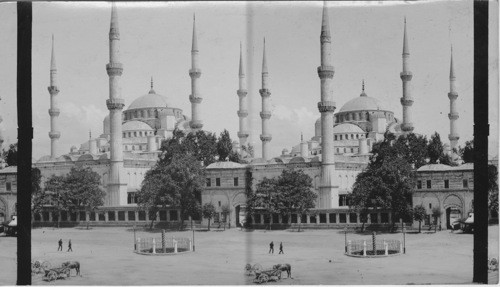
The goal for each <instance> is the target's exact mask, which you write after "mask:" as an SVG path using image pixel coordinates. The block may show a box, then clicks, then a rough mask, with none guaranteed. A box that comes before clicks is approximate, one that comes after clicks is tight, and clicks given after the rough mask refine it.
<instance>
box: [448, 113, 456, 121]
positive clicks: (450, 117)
mask: <svg viewBox="0 0 500 287" xmlns="http://www.w3.org/2000/svg"><path fill="white" fill-rule="evenodd" d="M448 118H449V119H450V120H457V119H458V113H449V114H448Z"/></svg>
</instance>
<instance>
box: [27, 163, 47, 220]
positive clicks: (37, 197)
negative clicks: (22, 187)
mask: <svg viewBox="0 0 500 287" xmlns="http://www.w3.org/2000/svg"><path fill="white" fill-rule="evenodd" d="M41 181H42V175H41V173H40V170H39V169H38V168H36V167H35V168H32V169H31V211H32V212H33V213H39V212H40V211H41V210H42V207H43V206H44V205H46V204H48V200H47V199H48V196H47V193H45V189H42V188H41V186H40V184H41Z"/></svg>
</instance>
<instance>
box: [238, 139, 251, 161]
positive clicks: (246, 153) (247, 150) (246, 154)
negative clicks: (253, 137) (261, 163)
mask: <svg viewBox="0 0 500 287" xmlns="http://www.w3.org/2000/svg"><path fill="white" fill-rule="evenodd" d="M240 149H241V151H242V155H243V156H242V157H243V159H251V158H253V157H254V153H255V151H254V147H253V145H252V144H250V143H248V144H247V145H242V146H240Z"/></svg>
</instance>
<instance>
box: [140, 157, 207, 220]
mask: <svg viewBox="0 0 500 287" xmlns="http://www.w3.org/2000/svg"><path fill="white" fill-rule="evenodd" d="M204 175H205V170H204V169H203V168H202V166H201V165H200V162H199V161H198V160H197V159H196V158H195V157H194V156H193V155H190V154H183V153H180V154H174V155H173V156H172V158H171V161H170V162H169V163H167V162H166V161H161V160H160V161H158V162H157V163H156V165H155V166H154V167H153V168H152V169H150V170H149V171H147V172H146V175H145V177H144V180H143V182H142V187H141V190H140V192H139V194H138V205H139V206H140V207H141V208H143V209H146V210H148V212H149V214H153V215H155V214H156V212H157V211H158V210H159V209H160V208H166V207H175V208H178V209H180V211H181V224H180V226H179V229H182V228H183V226H184V219H185V218H186V217H188V216H193V215H194V214H197V213H198V211H199V203H200V202H201V191H202V190H203V185H204V183H205V178H204ZM152 218H153V220H154V218H155V217H154V216H153V217H152ZM152 226H153V221H152V222H151V226H150V228H152Z"/></svg>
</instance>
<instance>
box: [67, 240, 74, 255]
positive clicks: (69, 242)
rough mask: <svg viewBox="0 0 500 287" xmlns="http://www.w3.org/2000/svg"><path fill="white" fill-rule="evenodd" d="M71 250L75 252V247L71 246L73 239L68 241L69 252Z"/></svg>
mask: <svg viewBox="0 0 500 287" xmlns="http://www.w3.org/2000/svg"><path fill="white" fill-rule="evenodd" d="M70 250H71V252H73V248H71V239H70V240H69V241H68V251H67V252H69V251H70Z"/></svg>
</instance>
